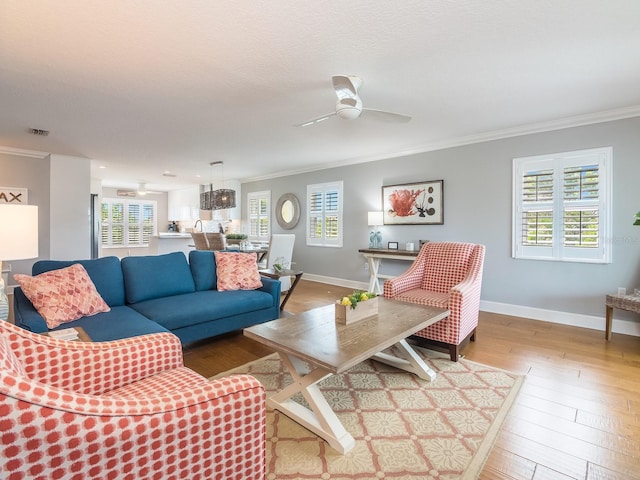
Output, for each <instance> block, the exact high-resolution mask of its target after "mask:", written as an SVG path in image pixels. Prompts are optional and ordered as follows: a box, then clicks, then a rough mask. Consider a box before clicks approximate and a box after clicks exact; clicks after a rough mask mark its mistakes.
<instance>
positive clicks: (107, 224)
mask: <svg viewBox="0 0 640 480" xmlns="http://www.w3.org/2000/svg"><path fill="white" fill-rule="evenodd" d="M105 204H107V205H108V207H109V208H108V219H107V220H104V219H103V218H102V207H103V205H105ZM113 204H121V205H123V207H124V212H123V221H122V222H117V224H118V225H122V228H123V243H121V244H120V243H113V234H112V230H111V229H112V227H113V226H114V224H115V222H113V220H112V208H111V206H112V205H113ZM131 205H137V206H139V208H140V210H141V211H143V210H144V207H145V206H151V208H152V209H153V220H152V223H153V224H152V231H151V232H150V233H149V234H148V235H146V237H147V241H146V242H145V241H144V240H145V234H144V220H143V215H140V221H139V222H138V223H137V226H138V228H140V232H141V234H140V236H139V240H138V241H137V242H132V241H131V240H130V238H129V228H130V225H129V207H130V206H131ZM100 212H101V213H100V220H101V221H100V230H101V231H100V244H101V247H102V248H130V247H148V246H149V238H150V237H151V236H153V235H157V232H158V202H157V201H155V200H130V199H123V198H103V199H102V202H101V209H100ZM105 229H107V231H106V235H107V242H106V243H105V242H104V241H103V233H104V232H105Z"/></svg>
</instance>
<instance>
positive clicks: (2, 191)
mask: <svg viewBox="0 0 640 480" xmlns="http://www.w3.org/2000/svg"><path fill="white" fill-rule="evenodd" d="M0 203H10V204H13V205H29V190H28V189H26V188H18V187H0Z"/></svg>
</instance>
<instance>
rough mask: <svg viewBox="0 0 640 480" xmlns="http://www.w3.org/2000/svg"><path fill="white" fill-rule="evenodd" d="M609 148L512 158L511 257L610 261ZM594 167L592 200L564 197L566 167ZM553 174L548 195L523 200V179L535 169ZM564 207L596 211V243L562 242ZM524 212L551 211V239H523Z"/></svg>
mask: <svg viewBox="0 0 640 480" xmlns="http://www.w3.org/2000/svg"><path fill="white" fill-rule="evenodd" d="M612 163H613V149H612V147H602V148H593V149H588V150H577V151H572V152H562V153H554V154H549V155H538V156H533V157H522V158H514V159H513V225H512V227H513V228H512V232H513V238H512V257H513V258H517V259H529V260H551V261H562V262H583V263H611V242H610V239H611V218H612V171H613V168H612ZM588 166H596V167H597V171H598V195H597V198H593V199H589V198H587V199H565V198H564V187H565V184H564V173H565V168H572V167H588ZM541 171H546V172H551V173H552V175H553V181H552V182H551V184H552V188H551V190H552V195H551V198H547V197H545V198H542V199H541V200H539V201H530V202H525V201H524V198H523V196H524V178H525V176H529V177H531V176H532V175H533V174H534V173H536V172H541ZM565 210H571V211H572V212H575V211H576V210H584V211H597V216H598V230H597V245H595V246H593V247H590V246H568V245H565V244H564V234H565V231H564V229H565V226H564V213H565ZM525 212H531V213H534V212H550V216H551V218H552V221H551V229H552V235H551V242H550V243H549V244H546V245H545V244H540V245H531V244H525V242H524V241H523V237H524V233H523V227H524V226H523V219H524V214H525Z"/></svg>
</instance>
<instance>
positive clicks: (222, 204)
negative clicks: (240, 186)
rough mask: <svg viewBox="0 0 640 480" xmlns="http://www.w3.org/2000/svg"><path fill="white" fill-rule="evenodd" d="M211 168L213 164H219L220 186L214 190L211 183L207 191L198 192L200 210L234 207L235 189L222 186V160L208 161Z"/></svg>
mask: <svg viewBox="0 0 640 480" xmlns="http://www.w3.org/2000/svg"><path fill="white" fill-rule="evenodd" d="M209 165H210V166H211V168H213V167H214V166H215V165H221V166H222V167H223V171H222V175H221V176H222V180H221V184H222V188H218V189H216V190H214V189H213V183H210V184H209V191H205V192H203V193H201V194H200V209H201V210H226V209H228V208H235V206H236V191H235V190H232V189H230V188H224V162H222V161H217V162H211V163H209Z"/></svg>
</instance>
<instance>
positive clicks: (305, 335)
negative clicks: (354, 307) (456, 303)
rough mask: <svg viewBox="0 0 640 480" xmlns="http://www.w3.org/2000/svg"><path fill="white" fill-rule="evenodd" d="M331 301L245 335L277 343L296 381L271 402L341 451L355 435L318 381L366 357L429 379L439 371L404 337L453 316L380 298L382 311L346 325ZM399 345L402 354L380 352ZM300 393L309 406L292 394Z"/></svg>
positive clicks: (351, 444)
mask: <svg viewBox="0 0 640 480" xmlns="http://www.w3.org/2000/svg"><path fill="white" fill-rule="evenodd" d="M334 311H335V308H334V306H333V305H327V306H325V307H320V308H315V309H313V310H309V311H307V312H304V313H302V314H300V315H294V316H292V317H286V318H279V319H277V320H273V321H271V322H266V323H262V324H260V325H254V326H253V327H249V328H246V329H245V330H244V334H245V335H246V336H247V337H249V338H251V339H254V340H256V341H258V342H260V343H263V344H265V345H268V346H269V347H271V348H273V349H274V350H275V351H276V352H278V354H279V355H280V358H281V359H282V362H283V363H284V365H285V366H286V368H287V370H288V371H289V373H290V374H291V377H292V378H293V383H291V384H290V385H289V386H287V387H285V388H284V389H283V390H282V391H280V392H278V393H277V394H275V395H273V396H271V397H270V398H269V399H268V400H267V404H268V405H269V406H270V407H272V408H274V409H276V410H279V411H281V412H282V413H284V414H285V415H287V416H288V417H290V418H291V419H293V420H295V421H296V422H298V423H299V424H301V425H302V426H304V427H305V428H307V429H309V430H310V431H312V432H313V433H315V434H316V435H318V436H319V437H321V438H324V439H325V440H326V441H327V443H329V445H331V446H332V447H333V448H335V449H336V450H337V451H339V452H340V453H343V454H344V453H347V452H348V451H349V450H351V449H352V448H353V447H354V446H355V440H354V439H353V437H352V436H351V434H350V433H349V432H347V431H346V429H345V428H344V426H343V425H342V423H341V422H340V420H339V419H338V417H337V415H336V414H335V412H334V411H333V410H331V407H330V406H329V404H328V403H327V401H326V400H325V398H324V396H323V395H322V393H321V392H320V389H319V388H318V386H317V384H318V382H320V381H321V380H323V379H325V378H327V377H328V376H330V375H337V374H340V373H342V372H344V371H346V370H348V369H349V368H351V367H353V366H355V365H357V364H359V363H360V362H362V361H364V360H367V359H368V358H374V359H375V360H377V361H379V362H382V363H385V364H387V365H392V366H394V367H396V368H400V369H402V370H406V371H408V372H412V373H414V374H415V375H417V376H418V377H420V378H422V379H424V380H428V381H431V380H433V379H434V378H435V376H436V374H435V372H434V371H433V370H431V369H430V368H429V366H427V364H426V363H425V362H424V361H423V360H422V358H421V357H420V356H419V355H418V354H417V353H416V352H415V350H413V348H412V347H411V345H409V344H408V343H407V341H406V338H407V337H409V336H410V335H412V334H414V333H416V332H417V331H419V330H422V329H423V328H425V327H428V326H429V325H432V324H434V323H435V322H437V321H439V320H442V319H443V318H446V317H447V316H449V310H444V309H442V308H435V307H425V306H421V305H415V304H412V303H406V302H399V301H395V300H387V299H382V298H380V299H379V308H378V315H376V316H373V317H370V318H367V319H364V320H360V321H358V322H355V323H352V324H349V325H343V324H340V323H336V321H335V318H334ZM393 345H395V346H396V348H397V350H398V352H400V355H401V357H396V356H393V355H389V354H387V353H383V352H382V351H383V350H385V349H387V348H389V347H391V346H393ZM297 393H301V394H302V395H303V397H304V399H305V400H306V401H307V403H308V404H309V406H310V408H307V407H305V406H303V405H301V404H299V403H297V402H295V401H294V400H292V398H291V397H293V396H294V395H296V394H297Z"/></svg>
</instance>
